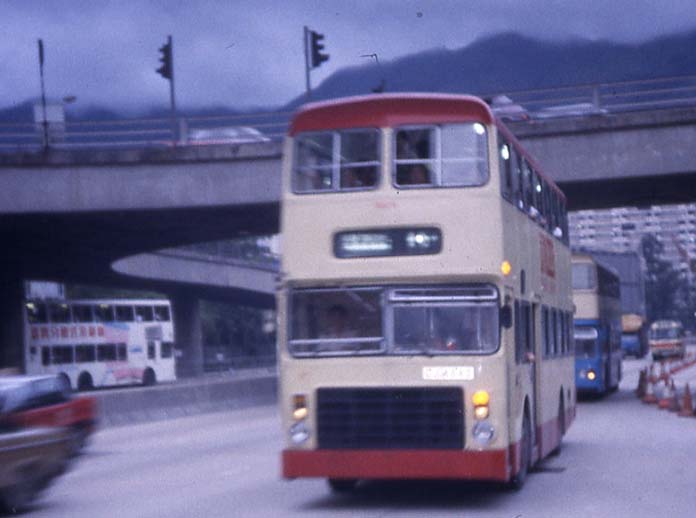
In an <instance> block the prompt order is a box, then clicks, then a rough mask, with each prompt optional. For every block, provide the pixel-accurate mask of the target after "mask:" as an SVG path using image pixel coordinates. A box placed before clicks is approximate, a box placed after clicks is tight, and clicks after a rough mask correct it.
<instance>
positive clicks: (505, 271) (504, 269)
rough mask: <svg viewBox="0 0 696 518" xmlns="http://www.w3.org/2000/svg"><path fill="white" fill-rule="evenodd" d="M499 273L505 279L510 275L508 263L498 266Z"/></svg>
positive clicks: (510, 267)
mask: <svg viewBox="0 0 696 518" xmlns="http://www.w3.org/2000/svg"><path fill="white" fill-rule="evenodd" d="M500 271H501V272H502V273H503V275H505V276H506V277H507V276H508V275H510V272H511V271H512V265H511V264H510V261H503V264H501V265H500Z"/></svg>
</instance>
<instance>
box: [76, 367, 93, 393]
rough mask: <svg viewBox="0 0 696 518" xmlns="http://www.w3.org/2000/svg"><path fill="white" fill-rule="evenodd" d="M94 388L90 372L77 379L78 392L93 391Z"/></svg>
mask: <svg viewBox="0 0 696 518" xmlns="http://www.w3.org/2000/svg"><path fill="white" fill-rule="evenodd" d="M93 388H94V382H93V381H92V376H91V375H90V373H89V372H83V373H82V374H80V377H79V378H77V390H80V391H82V390H91V389H93Z"/></svg>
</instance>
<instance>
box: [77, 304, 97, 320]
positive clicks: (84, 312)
mask: <svg viewBox="0 0 696 518" xmlns="http://www.w3.org/2000/svg"><path fill="white" fill-rule="evenodd" d="M72 312H73V322H92V321H93V320H94V317H93V316H92V306H90V305H88V304H74V305H73V307H72Z"/></svg>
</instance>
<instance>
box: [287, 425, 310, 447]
mask: <svg viewBox="0 0 696 518" xmlns="http://www.w3.org/2000/svg"><path fill="white" fill-rule="evenodd" d="M290 439H291V440H292V442H294V443H295V444H302V443H303V442H306V441H307V439H309V430H308V429H307V425H306V424H305V422H304V421H298V422H297V423H295V424H293V425H292V426H291V427H290Z"/></svg>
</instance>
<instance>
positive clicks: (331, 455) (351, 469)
mask: <svg viewBox="0 0 696 518" xmlns="http://www.w3.org/2000/svg"><path fill="white" fill-rule="evenodd" d="M511 449H512V447H511ZM509 459H510V452H509V451H508V450H507V449H503V450H487V451H466V450H464V451H460V450H454V451H453V450H285V451H283V477H285V478H298V477H327V478H376V479H407V478H416V479H418V478H423V479H426V478H431V479H471V480H497V481H506V480H509V478H510V468H509V466H510V463H509Z"/></svg>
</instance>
